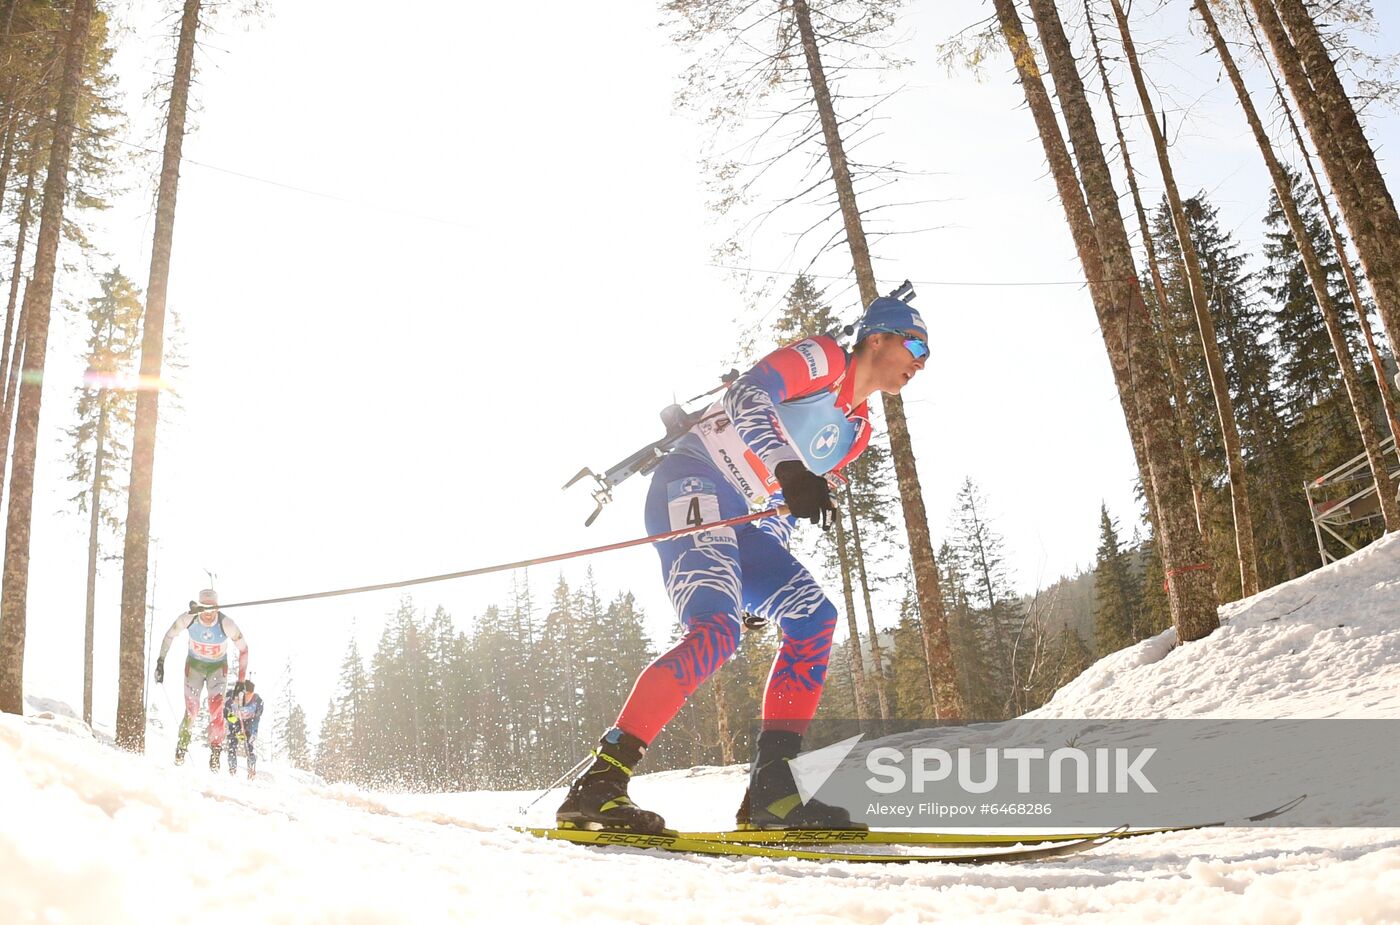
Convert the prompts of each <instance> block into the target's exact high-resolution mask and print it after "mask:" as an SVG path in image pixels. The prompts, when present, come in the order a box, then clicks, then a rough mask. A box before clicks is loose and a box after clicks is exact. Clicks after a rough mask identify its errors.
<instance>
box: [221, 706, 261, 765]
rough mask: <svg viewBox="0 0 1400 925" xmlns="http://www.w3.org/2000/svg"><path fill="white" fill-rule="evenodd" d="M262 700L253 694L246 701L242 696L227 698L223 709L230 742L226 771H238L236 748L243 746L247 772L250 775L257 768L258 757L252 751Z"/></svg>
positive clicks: (256, 734) (256, 735)
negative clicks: (226, 704)
mask: <svg viewBox="0 0 1400 925" xmlns="http://www.w3.org/2000/svg"><path fill="white" fill-rule="evenodd" d="M262 714H263V699H262V697H261V696H260V695H259V694H257V693H254V694H253V696H252V697H251V698H249V699H248V700H244V699H243V695H242V694H234V695H233V696H232V697H231V698H229V701H228V706H227V708H226V709H225V717H226V718H227V720H228V734H229V736H230V739H231V741H230V742H229V748H228V769H229V770H230V771H236V770H238V747H239V745H242V746H243V749H244V751H246V752H247V753H248V772H249V773H250V774H251V773H252V772H253V770H254V769H255V768H257V766H258V756H257V753H256V752H255V751H254V750H253V748H254V744H255V740H256V739H257V737H258V722H259V721H260V720H262Z"/></svg>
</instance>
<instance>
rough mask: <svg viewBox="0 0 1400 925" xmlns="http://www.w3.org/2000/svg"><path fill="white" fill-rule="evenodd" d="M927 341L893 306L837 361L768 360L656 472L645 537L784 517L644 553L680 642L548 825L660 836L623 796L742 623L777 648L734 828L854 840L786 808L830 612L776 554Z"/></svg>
mask: <svg viewBox="0 0 1400 925" xmlns="http://www.w3.org/2000/svg"><path fill="white" fill-rule="evenodd" d="M928 353H929V348H928V330H927V328H926V327H925V326H924V322H923V319H922V318H920V317H919V314H918V312H916V311H915V310H914V309H913V308H911V307H910V306H909V305H908V304H907V303H906V302H903V301H901V300H899V299H897V298H880V299H876V300H875V301H874V302H872V303H871V304H870V307H869V308H868V309H867V310H866V312H865V314H864V316H863V317H862V318H861V320H860V324H859V326H858V328H857V331H856V345H855V348H854V351H853V352H852V353H850V354H847V353H846V352H845V351H844V350H843V349H842V348H841V346H840V345H839V344H838V343H837V342H836V341H835V340H834V339H832V338H831V337H826V336H818V337H812V338H809V339H807V340H803V341H800V342H798V343H795V344H791V345H789V346H787V347H783V348H781V349H779V350H776V351H774V352H773V353H770V354H769V355H768V356H767V357H765V358H764V359H763V360H761V361H760V362H759V363H758V365H756V366H754V367H753V368H752V369H750V370H749V371H748V372H747V373H745V374H744V375H743V376H741V377H740V378H739V379H738V380H737V381H736V382H735V383H734V385H733V386H732V387H731V388H730V389H729V391H728V392H727V393H726V394H725V396H724V398H723V399H722V400H721V401H719V402H716V403H715V405H714V406H713V407H712V408H710V409H709V410H708V411H707V412H706V413H705V415H704V417H703V418H702V419H701V420H700V421H699V422H698V423H697V424H696V425H695V426H694V427H693V428H692V429H691V430H690V432H689V433H687V434H686V436H685V437H684V438H682V440H681V441H680V442H679V443H678V444H677V445H676V447H675V449H673V450H672V451H671V452H670V453H669V454H668V455H667V456H666V457H665V458H664V459H662V460H661V462H660V463H659V464H658V465H657V467H656V470H655V473H654V475H653V476H652V481H651V489H650V491H649V493H648V495H647V503H646V526H647V531H648V532H649V533H662V532H667V531H670V530H676V529H681V528H684V527H687V526H694V525H699V524H705V523H712V522H716V521H720V520H726V519H729V518H732V517H738V516H741V515H743V514H745V513H747V512H748V510H749V505H750V504H753V505H755V506H759V507H762V506H769V505H776V504H779V503H785V504H786V505H787V506H788V510H789V511H790V516H785V517H770V518H767V519H764V520H761V521H758V522H756V523H749V524H745V525H742V526H740V527H738V528H737V529H735V528H731V527H719V528H715V529H713V530H706V531H703V532H700V533H693V534H690V535H687V536H684V537H681V538H678V539H674V540H668V541H665V542H662V543H658V544H656V548H657V550H658V551H659V552H660V554H661V571H662V575H663V577H664V579H665V582H666V589H667V591H668V592H669V593H670V595H671V601H672V603H673V604H674V606H675V608H676V612H677V614H678V615H679V617H680V622H681V624H682V626H683V627H684V628H685V635H684V636H683V637H682V638H681V640H680V642H679V643H677V644H676V646H675V647H674V648H672V649H671V650H670V651H669V652H667V653H665V654H664V655H662V656H661V657H660V658H658V659H657V660H656V661H654V662H652V664H651V665H650V666H649V667H648V668H646V669H645V670H644V671H643V672H642V674H641V675H640V676H639V677H638V678H637V682H636V685H635V686H634V687H633V689H632V694H631V696H630V697H628V699H627V702H626V704H625V705H624V706H623V708H622V712H621V713H620V714H618V717H617V722H616V724H615V725H614V726H613V728H611V729H609V730H608V731H607V732H606V733H605V734H604V735H603V737H602V739H601V741H600V742H599V744H598V748H597V749H596V750H595V751H594V752H593V758H594V760H593V762H592V764H591V765H590V766H589V767H587V768H586V769H585V770H584V772H583V773H582V774H581V775H579V777H578V778H577V779H576V780H575V781H574V782H573V785H572V786H571V787H570V788H569V792H568V796H567V797H565V799H564V802H563V804H561V805H560V807H559V809H558V810H557V811H556V813H555V817H556V819H557V821H558V823H559V825H560V826H564V827H578V828H608V829H625V830H630V831H637V832H659V831H662V830H663V829H664V828H665V822H664V821H663V819H662V817H661V816H659V815H658V814H656V813H654V812H648V811H647V810H644V809H641V808H639V807H637V806H636V805H635V804H633V803H632V801H631V799H629V797H628V795H627V782H628V779H629V778H630V777H631V776H632V771H633V769H634V768H635V767H636V765H637V762H638V761H640V760H641V758H642V755H643V754H645V753H646V749H647V747H648V746H649V745H650V744H651V742H652V740H653V739H655V738H656V735H657V734H658V733H659V732H660V731H661V729H662V727H664V726H665V725H666V724H667V723H668V722H670V720H671V719H672V717H674V716H675V715H676V713H677V712H679V710H680V708H681V707H682V706H683V705H684V704H685V702H686V699H687V698H688V697H689V696H690V695H691V694H692V693H694V691H695V690H696V688H698V687H699V686H700V684H701V683H702V682H703V681H704V680H705V679H706V678H708V677H709V676H710V675H711V674H712V673H713V672H714V671H715V669H717V668H718V667H719V666H720V665H721V664H722V663H723V662H724V661H725V660H726V659H728V658H729V657H730V656H731V655H732V654H733V653H734V651H735V649H736V647H737V646H738V644H739V637H740V630H741V625H742V624H741V619H742V615H743V613H744V611H745V610H747V611H748V612H750V613H753V614H755V615H756V616H759V617H762V618H765V619H768V620H771V621H775V622H776V623H777V624H778V626H779V627H780V629H781V630H782V645H781V647H780V648H779V650H778V654H777V658H776V659H775V660H774V662H773V669H772V672H771V673H770V674H769V677H768V685H767V690H766V692H765V694H764V699H763V721H762V727H761V730H760V733H759V737H758V741H757V743H756V748H755V755H754V764H753V771H752V772H751V774H750V777H749V787H748V791H747V792H746V793H745V795H744V799H743V802H742V804H741V805H740V808H739V812H738V822H739V824H740V825H741V826H753V827H758V828H864V826H860V825H858V824H853V823H852V822H851V818H850V814H849V813H848V812H846V810H844V809H841V808H839V807H834V806H828V805H826V804H824V803H821V802H819V801H817V800H809V801H807V802H806V803H805V804H804V803H803V801H802V799H801V798H800V796H799V795H798V790H797V785H796V782H795V781H794V780H793V776H792V772H791V770H790V769H789V768H788V761H789V760H790V759H792V758H794V757H796V756H797V755H798V753H799V751H800V749H801V745H802V736H803V734H804V733H805V732H806V730H807V726H808V724H809V723H810V721H811V719H812V717H813V715H814V714H815V713H816V709H817V702H818V700H819V699H820V697H821V693H822V687H823V685H824V683H825V679H826V666H827V659H828V657H829V656H830V653H831V635H832V631H833V629H834V627H835V625H836V608H835V607H834V606H833V605H832V604H831V602H830V601H828V600H827V599H826V596H825V595H824V594H823V593H822V590H821V587H820V586H819V585H818V584H817V582H816V581H815V580H814V579H813V578H812V576H811V575H810V574H809V573H808V572H807V569H806V568H804V567H803V566H802V565H801V563H799V562H798V561H797V560H796V559H794V558H793V556H792V554H791V553H790V552H789V551H788V541H789V539H790V537H791V534H792V528H793V527H794V526H795V525H796V522H797V519H803V520H808V521H810V522H811V523H813V524H820V525H821V526H822V528H823V529H826V528H827V527H828V526H829V525H830V521H831V517H832V515H833V514H834V513H835V505H834V503H833V501H832V497H831V489H830V485H829V483H828V482H827V479H826V477H825V476H826V475H828V474H829V473H833V472H836V471H837V470H839V469H841V467H843V466H845V465H846V464H848V463H849V462H851V461H852V460H853V459H855V458H856V457H857V456H859V455H860V454H861V452H862V451H863V450H864V449H865V447H866V445H867V444H868V443H869V442H870V415H869V410H868V407H867V399H868V398H869V397H870V396H871V395H873V394H874V393H875V392H877V391H881V392H885V393H887V394H890V395H897V394H899V392H900V390H901V389H903V388H904V386H905V385H906V384H908V382H909V381H910V380H911V379H912V378H913V377H914V376H915V374H917V373H918V372H919V371H920V370H922V369H923V368H924V363H925V360H926V358H927V357H928Z"/></svg>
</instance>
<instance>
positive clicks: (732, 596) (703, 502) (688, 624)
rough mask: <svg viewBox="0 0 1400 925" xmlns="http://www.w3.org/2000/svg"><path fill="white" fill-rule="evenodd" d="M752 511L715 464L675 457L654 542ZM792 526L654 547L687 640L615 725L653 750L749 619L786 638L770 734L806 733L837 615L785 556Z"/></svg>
mask: <svg viewBox="0 0 1400 925" xmlns="http://www.w3.org/2000/svg"><path fill="white" fill-rule="evenodd" d="M747 512H748V504H747V503H746V502H745V501H744V498H743V496H742V495H740V494H739V492H738V491H736V490H735V489H734V488H733V487H732V486H731V485H730V484H729V483H728V482H726V481H725V480H724V478H723V476H721V475H720V474H719V472H717V471H716V470H715V468H714V467H713V466H712V465H711V464H710V463H708V462H706V461H703V460H700V459H697V458H695V457H692V456H687V455H685V454H680V453H673V454H672V455H670V456H668V457H666V458H665V459H663V460H662V461H661V463H660V465H658V466H657V468H656V471H655V473H654V474H653V475H652V481H651V489H650V491H649V492H648V494H647V505H646V526H647V532H649V533H664V532H668V531H670V530H676V529H681V528H683V527H686V526H689V525H692V524H695V523H713V522H715V521H718V520H727V519H729V518H731V517H739V516H742V515H743V514H745V513H747ZM793 524H794V521H793V520H792V519H791V518H781V519H780V518H768V519H766V520H762V521H759V522H757V523H748V524H742V525H740V526H739V527H738V528H733V527H718V528H715V529H713V530H706V531H704V532H702V533H693V534H690V535H688V536H683V537H679V538H677V539H674V540H667V541H665V542H661V543H657V544H656V548H657V551H658V552H659V553H660V555H661V572H662V576H663V577H664V579H665V581H666V590H667V592H668V593H669V594H670V596H671V603H672V604H673V605H674V606H675V608H676V613H677V615H678V616H679V617H680V622H681V625H682V626H683V627H684V628H685V635H684V636H683V637H682V638H681V640H680V642H678V643H677V644H676V645H675V646H674V647H673V648H672V649H671V650H670V651H669V652H667V653H665V654H664V655H662V656H660V657H659V658H658V659H657V660H656V661H654V662H652V663H651V665H649V666H648V667H647V668H646V669H645V670H644V671H643V672H642V674H641V676H640V677H638V678H637V683H636V685H635V686H634V687H633V689H632V694H631V696H630V697H628V699H627V703H626V704H625V705H624V706H623V708H622V712H621V713H620V714H619V715H618V718H617V726H618V728H619V729H621V730H623V731H624V732H627V733H630V734H631V735H634V736H636V737H637V738H639V739H641V740H642V741H643V742H647V743H650V742H651V741H652V739H654V738H655V737H656V734H657V733H658V732H660V731H661V729H662V727H663V726H665V725H666V724H667V723H668V722H670V720H671V718H672V717H674V716H675V715H676V713H678V712H679V711H680V708H681V707H682V706H683V705H684V704H685V701H686V699H687V698H688V697H689V696H690V695H691V694H692V693H694V691H695V689H696V688H698V687H699V686H700V684H701V683H703V682H704V681H705V679H706V678H708V677H709V676H710V675H711V674H713V673H714V671H715V669H716V668H718V667H719V666H720V665H721V664H722V663H723V662H724V661H725V660H726V659H728V658H729V657H730V656H731V655H733V654H734V651H735V649H737V648H738V645H739V637H740V633H741V628H742V622H741V621H742V616H743V611H744V610H748V611H749V612H751V613H753V614H755V615H757V616H761V617H764V618H766V619H768V620H769V621H770V622H774V623H776V624H777V625H778V627H779V629H781V631H782V644H781V646H780V647H779V649H778V654H777V657H776V658H775V659H774V660H773V668H772V671H771V672H770V673H769V675H768V686H767V690H766V692H765V693H764V698H763V726H764V728H765V729H785V730H789V731H793V732H798V733H803V732H805V731H806V729H807V725H808V723H809V722H810V721H811V719H812V716H813V715H814V714H815V713H816V711H817V703H818V701H819V700H820V699H821V693H822V686H823V684H824V683H825V680H826V664H827V659H828V658H829V657H830V655H831V634H832V630H833V629H834V628H835V626H836V608H835V607H834V606H833V605H832V603H831V602H830V601H829V600H827V598H826V595H825V594H824V593H823V592H822V589H821V586H820V585H818V584H817V582H816V580H815V579H813V578H812V576H811V574H809V573H808V571H807V569H806V568H804V567H803V566H802V564H801V563H800V562H798V561H797V560H796V559H794V558H793V556H792V553H790V552H788V549H787V538H788V536H789V535H790V533H791V531H792V526H793Z"/></svg>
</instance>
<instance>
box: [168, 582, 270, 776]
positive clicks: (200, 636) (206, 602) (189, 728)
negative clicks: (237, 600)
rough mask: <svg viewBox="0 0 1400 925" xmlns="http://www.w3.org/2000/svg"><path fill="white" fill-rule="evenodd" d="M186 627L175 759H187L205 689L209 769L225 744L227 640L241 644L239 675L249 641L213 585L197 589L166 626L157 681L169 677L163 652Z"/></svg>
mask: <svg viewBox="0 0 1400 925" xmlns="http://www.w3.org/2000/svg"><path fill="white" fill-rule="evenodd" d="M184 630H188V631H189V634H190V649H189V655H188V656H187V657H186V658H185V718H184V720H182V721H181V723H180V737H179V739H178V740H177V741H176V743H175V763H176V764H184V763H185V753H186V752H187V751H189V747H190V738H191V735H192V733H193V729H194V721H195V717H197V716H198V715H199V699H200V693H201V691H207V692H208V698H209V770H211V771H217V770H219V753H220V751H221V750H222V748H223V745H224V731H225V730H224V692H225V690H226V689H227V686H228V644H229V643H230V642H232V643H233V644H234V645H235V646H237V647H238V680H239V681H242V680H244V679H245V678H246V677H247V675H248V643H247V642H246V641H244V639H243V631H242V630H240V629H239V628H238V624H237V623H234V622H233V618H232V617H226V616H224V614H223V613H222V612H220V611H219V595H218V594H217V593H216V592H215V591H214V590H213V589H205V590H203V591H201V592H199V603H197V604H196V603H195V602H194V601H190V609H189V610H188V611H187V612H185V613H182V614H180V616H178V617H176V618H175V622H174V623H172V624H170V629H168V630H166V633H165V639H164V640H163V641H162V642H161V644H160V656H159V657H158V658H157V659H156V683H158V684H160V683H164V681H165V653H167V652H169V651H170V644H171V643H172V642H174V641H175V637H176V636H178V635H180V633H181V632H182V631H184Z"/></svg>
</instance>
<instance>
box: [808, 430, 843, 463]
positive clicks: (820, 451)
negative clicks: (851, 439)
mask: <svg viewBox="0 0 1400 925" xmlns="http://www.w3.org/2000/svg"><path fill="white" fill-rule="evenodd" d="M840 442H841V428H839V427H837V426H836V425H835V424H828V425H826V426H825V427H823V428H822V429H821V430H819V431H817V435H816V436H815V437H813V438H812V442H811V443H810V444H808V447H807V449H808V451H809V452H810V453H811V454H812V458H813V459H825V458H826V457H828V456H830V455H831V453H832V451H833V450H835V449H836V446H837V444H839V443H840Z"/></svg>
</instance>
